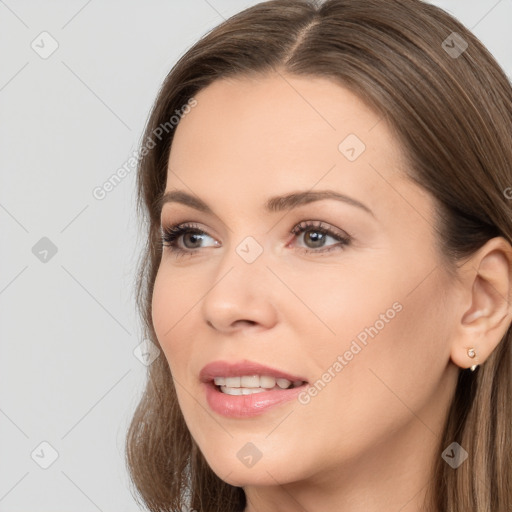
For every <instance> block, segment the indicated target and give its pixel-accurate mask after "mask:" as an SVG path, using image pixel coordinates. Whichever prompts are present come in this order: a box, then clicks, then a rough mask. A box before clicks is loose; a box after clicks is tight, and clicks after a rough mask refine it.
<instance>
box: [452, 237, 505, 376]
mask: <svg viewBox="0 0 512 512" xmlns="http://www.w3.org/2000/svg"><path fill="white" fill-rule="evenodd" d="M460 282H461V284H462V296H461V297H462V299H461V300H462V308H461V309H458V310H457V311H458V312H460V316H459V320H458V321H457V324H456V326H455V333H454V337H453V338H452V341H453V343H452V347H451V352H450V356H451V359H452V361H453V362H454V363H455V364H456V365H457V366H460V367H461V368H469V367H471V366H472V365H474V364H475V365H481V364H482V363H483V362H484V361H485V360H486V359H487V358H488V357H489V355H490V354H491V353H492V351H493V350H494V349H495V348H496V347H497V345H498V344H499V343H500V341H501V339H502V338H503V336H504V335H505V333H506V332H507V329H508V327H509V326H510V322H511V321H512V307H511V299H512V296H511V292H512V246H511V245H510V244H509V242H508V241H507V240H505V238H503V237H495V238H492V239H490V240H488V241H487V242H486V243H485V244H484V245H483V246H482V247H481V248H480V249H479V250H478V251H476V252H475V253H474V254H473V255H472V256H471V257H470V258H469V259H468V260H467V261H466V262H465V263H464V265H463V266H462V267H461V269H460ZM470 348H473V349H474V351H475V353H476V355H475V357H473V358H471V357H469V356H468V350H469V349H470Z"/></svg>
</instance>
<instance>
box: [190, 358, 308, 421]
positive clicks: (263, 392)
mask: <svg viewBox="0 0 512 512" xmlns="http://www.w3.org/2000/svg"><path fill="white" fill-rule="evenodd" d="M251 375H252V376H254V375H258V376H260V377H262V376H266V377H272V378H273V379H275V380H276V382H279V381H284V380H285V379H286V380H288V381H290V383H293V385H291V387H289V388H287V389H283V388H281V387H280V386H278V385H276V386H275V387H274V388H272V389H264V388H262V389H258V390H255V389H252V391H251V390H250V388H246V389H245V390H244V391H247V392H249V391H250V393H249V394H247V393H240V392H239V391H240V390H241V389H242V388H240V389H237V388H236V387H235V388H229V387H226V386H218V385H216V384H215V382H214V379H215V378H217V381H218V380H219V379H218V378H219V377H221V378H223V379H229V380H228V381H227V383H229V384H231V382H233V381H232V379H234V382H235V383H237V382H238V381H240V380H243V379H241V378H243V377H246V378H247V376H251ZM199 378H200V380H201V382H202V385H203V391H204V392H205V394H206V401H207V403H208V405H209V406H210V409H211V410H212V411H214V412H216V413H217V414H220V415H222V416H224V417H228V418H250V417H253V416H257V415H261V414H263V413H265V412H267V411H268V410H269V409H272V408H274V407H277V406H280V405H283V404H285V403H286V402H289V401H290V400H292V399H294V398H296V397H297V395H298V394H299V393H300V392H301V391H303V390H304V388H305V387H306V386H307V385H308V383H307V381H306V379H304V378H303V377H301V376H300V375H293V374H291V373H288V372H285V371H282V370H278V369H276V368H271V367H269V366H265V365H262V364H259V363H256V362H253V361H241V362H233V363H229V362H227V361H215V362H213V363H209V364H207V365H206V366H205V367H204V368H203V369H202V370H201V372H200V374H199ZM221 380H222V379H221ZM260 382H261V381H260ZM240 384H242V383H241V382H240ZM223 390H224V392H223ZM255 391H258V392H255Z"/></svg>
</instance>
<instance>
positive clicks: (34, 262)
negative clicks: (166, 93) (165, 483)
mask: <svg viewBox="0 0 512 512" xmlns="http://www.w3.org/2000/svg"><path fill="white" fill-rule="evenodd" d="M256 3H258V2H257V1H248V0H245V1H240V0H239V1H235V0H209V1H206V0H191V1H187V2H185V1H181V2H178V1H173V2H170V1H167V2H164V1H160V2H156V1H152V2H142V1H138V2H135V1H133V0H132V1H124V2H121V1H119V0H118V1H110V2H105V1H104V2H100V1H98V0H92V1H91V0H89V1H82V0H80V1H76V0H74V1H67V2H65V1H62V0H61V1H53V2H35V1H32V2H16V1H15V0H7V1H0V47H1V49H2V58H1V66H0V119H1V122H0V169H1V188H0V222H1V224H0V225H1V240H2V242H1V247H2V251H1V252H0V255H1V256H0V257H1V259H0V314H1V323H0V329H1V331H0V343H1V345H0V346H1V356H0V511H2V512H7V511H8V512H21V511H23V512H26V511H27V510H30V511H31V512H49V511H52V512H60V511H69V510H73V511H75V512H89V511H92V512H94V511H98V510H99V511H103V512H107V511H136V510H139V509H138V507H137V505H136V503H135V501H134V500H133V498H132V496H131V494H130V491H129V486H128V476H127V473H126V470H125V468H124V459H123V457H124V447H123V443H124V435H125V431H126V428H127V425H128V421H129V419H130V416H131V413H132V412H133V409H134V407H135V406H136V404H137V402H138V397H139V394H140V392H141V391H142V389H143V384H144V377H145V371H146V366H145V365H144V364H143V363H142V362H141V361H139V359H137V357H136V356H135V355H134V350H135V349H136V347H137V346H138V345H139V344H140V343H141V342H142V338H141V327H140V323H139V319H138V317H137V313H136V310H135V303H134V276H135V270H136V263H137V258H138V255H139V253H140V250H141V249H142V241H143V237H142V233H139V232H138V224H137V219H136V217H135V202H134V201H135V194H134V192H135V171H134V170H132V172H130V173H129V174H128V176H127V177H126V178H125V179H124V180H123V181H122V182H121V183H120V184H119V185H118V186H117V187H115V189H114V190H112V191H111V192H110V193H109V194H107V196H106V197H105V198H104V199H103V200H98V199H96V198H95V197H93V194H92V191H93V189H94V188H95V187H97V186H101V185H102V184H103V183H104V182H105V181H106V180H108V178H109V177H110V176H111V175H112V174H113V173H115V172H116V170H117V169H118V168H119V167H121V166H122V165H123V164H124V163H125V162H126V161H127V160H128V159H129V157H130V156H132V155H133V152H134V151H135V150H136V148H137V144H138V142H139V140H140V137H141V135H142V130H143V128H144V124H145V122H146V119H147V115H148V113H149V110H150V107H151V105H152V102H153V100H154V98H155V96H156V93H157V90H158V88H159V86H160V84H161V82H162V80H163V79H164V77H165V75H166V74H167V73H168V71H169V70H170V68H171V67H172V65H173V64H174V62H175V61H176V60H177V59H178V57H179V56H180V55H181V54H182V53H183V52H184V51H185V50H186V49H187V48H189V47H190V46H191V45H192V44H193V43H194V42H195V41H196V40H197V39H198V38H199V37H200V36H201V35H203V34H204V33H205V32H206V31H207V30H209V29H210V28H212V27H213V26H215V25H217V24H218V23H219V22H220V21H222V19H223V18H227V17H229V16H231V15H232V14H234V13H235V12H238V11H240V10H243V9H244V8H245V7H248V6H250V5H254V4H256ZM433 3H435V4H436V5H439V6H441V7H443V8H445V9H446V10H448V11H449V12H451V13H452V14H454V15H455V16H456V17H458V18H459V19H460V20H461V21H462V22H463V23H464V24H465V25H466V26H468V27H469V28H471V29H473V31H474V32H475V34H476V35H477V36H478V37H480V39H481V40H482V41H483V42H484V44H486V45H487V47H488V48H489V49H490V51H491V52H492V53H493V54H494V55H495V57H496V58H497V59H498V61H499V62H500V64H501V65H502V66H503V67H504V68H505V70H506V71H507V73H508V74H509V76H510V75H511V71H512V31H511V30H510V20H511V19H512V0H501V1H495V0H485V1H484V0H473V1H467V0H466V1H462V0H460V1H455V0H452V1H436V2H433ZM44 31H47V32H48V33H49V34H51V37H52V38H54V39H55V40H56V41H57V43H58V45H59V46H58V49H57V50H56V51H55V52H54V53H53V54H52V55H50V56H49V57H48V58H46V59H43V58H41V57H40V55H39V54H38V53H36V51H34V49H32V47H31V44H32V41H34V40H35V43H34V44H39V46H40V47H41V46H42V45H43V44H44V47H45V49H46V50H48V49H49V48H50V43H51V42H50V40H49V39H45V40H44V43H41V42H40V39H41V37H46V38H48V36H41V37H39V35H40V34H41V32H44ZM39 51H43V49H42V48H41V49H40V50H39ZM42 237H47V238H49V239H50V240H51V241H52V243H53V244H55V246H56V247H57V253H56V254H55V255H54V256H53V257H50V254H49V255H48V256H47V261H46V262H42V261H40V259H38V258H37V257H36V255H34V254H33V252H32V248H33V246H34V245H35V244H36V243H37V242H38V241H39V240H40V239H41V238H42ZM40 257H44V253H41V255H40ZM160 357H163V355H160ZM44 441H45V442H47V443H49V444H50V445H51V446H52V447H53V449H54V450H56V452H57V453H58V458H57V459H56V460H55V461H54V462H53V463H52V464H51V465H50V466H49V467H48V468H47V469H43V468H42V467H40V465H41V464H43V465H44V464H45V463H46V464H48V463H50V462H51V461H52V449H51V448H49V447H48V446H47V445H41V443H42V442H44Z"/></svg>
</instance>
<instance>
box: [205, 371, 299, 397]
mask: <svg viewBox="0 0 512 512" xmlns="http://www.w3.org/2000/svg"><path fill="white" fill-rule="evenodd" d="M213 384H214V385H215V387H216V388H217V389H218V390H219V391H220V392H221V393H225V394H227V395H233V396H237V395H252V394H254V393H264V392H265V391H280V390H282V389H293V388H298V387H300V386H303V385H304V384H306V382H305V381H303V380H295V381H293V382H292V381H290V380H288V379H284V378H276V377H274V376H272V375H242V376H240V377H225V376H223V377H214V378H213Z"/></svg>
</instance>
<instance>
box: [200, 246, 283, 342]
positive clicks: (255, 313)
mask: <svg viewBox="0 0 512 512" xmlns="http://www.w3.org/2000/svg"><path fill="white" fill-rule="evenodd" d="M249 261H250V260H247V261H246V260H244V258H243V257H241V256H240V255H239V253H237V251H236V250H235V249H230V250H229V251H227V252H226V254H225V255H224V257H223V258H222V262H221V263H219V266H218V267H217V268H216V270H217V271H216V273H215V275H214V276H213V278H212V282H211V284H210V286H209V288H208V291H207V292H206V295H205V296H204V299H203V301H202V305H201V314H202V318H203V319H204V321H205V322H206V324H207V325H208V326H209V327H211V328H212V329H215V330H216V331H218V332H222V333H224V334H230V333H233V332H236V331H238V330H240V329H245V328H251V329H255V328H256V329H257V328H261V329H268V328H271V327H272V326H273V325H275V323H276V321H277V312H276V304H275V289H276V286H277V284H278V282H277V280H276V277H275V275H273V273H272V272H271V271H270V270H269V268H268V267H267V263H268V261H267V260H266V258H265V253H264V252H263V253H262V254H261V255H260V256H259V257H258V258H257V259H256V260H255V261H252V262H249Z"/></svg>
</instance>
